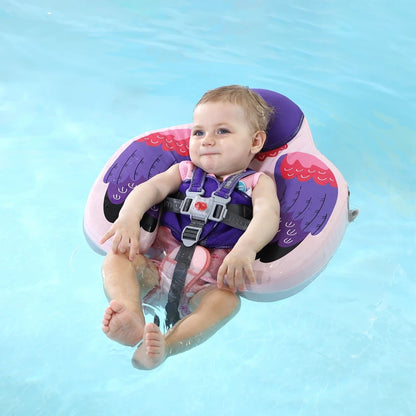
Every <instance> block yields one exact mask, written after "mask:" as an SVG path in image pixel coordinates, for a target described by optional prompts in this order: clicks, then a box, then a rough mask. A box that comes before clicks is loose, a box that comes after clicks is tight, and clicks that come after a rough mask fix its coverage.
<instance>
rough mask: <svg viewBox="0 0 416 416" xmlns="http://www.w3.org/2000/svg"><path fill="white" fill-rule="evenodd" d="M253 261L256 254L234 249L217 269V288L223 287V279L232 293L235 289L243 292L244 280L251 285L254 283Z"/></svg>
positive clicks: (247, 249) (250, 251)
mask: <svg viewBox="0 0 416 416" xmlns="http://www.w3.org/2000/svg"><path fill="white" fill-rule="evenodd" d="M255 259H256V252H255V251H254V250H252V249H250V248H237V247H234V248H233V249H232V250H231V251H230V252H229V253H228V254H227V256H226V257H225V258H224V261H223V262H222V264H221V266H220V268H219V269H218V274H217V285H218V287H219V288H222V287H223V285H224V281H225V279H226V281H227V283H228V286H229V287H230V289H231V290H232V291H233V292H235V291H236V290H237V289H238V290H244V279H245V278H248V280H249V281H250V282H251V283H255V281H256V279H255V277H254V272H253V266H252V265H253V262H254V260H255Z"/></svg>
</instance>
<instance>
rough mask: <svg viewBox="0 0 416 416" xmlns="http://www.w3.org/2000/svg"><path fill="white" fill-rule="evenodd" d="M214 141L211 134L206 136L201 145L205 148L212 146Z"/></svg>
mask: <svg viewBox="0 0 416 416" xmlns="http://www.w3.org/2000/svg"><path fill="white" fill-rule="evenodd" d="M214 142H215V140H214V137H213V135H212V134H206V135H205V137H204V140H203V141H202V143H203V144H204V145H206V146H210V145H212V144H214Z"/></svg>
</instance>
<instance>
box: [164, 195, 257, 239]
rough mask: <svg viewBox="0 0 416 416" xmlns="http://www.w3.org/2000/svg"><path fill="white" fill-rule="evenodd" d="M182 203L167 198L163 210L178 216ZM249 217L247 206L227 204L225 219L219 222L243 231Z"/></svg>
mask: <svg viewBox="0 0 416 416" xmlns="http://www.w3.org/2000/svg"><path fill="white" fill-rule="evenodd" d="M182 203H183V199H180V198H173V197H168V198H166V199H165V201H164V202H163V208H164V209H166V210H167V211H171V212H174V213H176V214H180V213H181V206H182ZM251 215H252V210H251V208H250V207H248V206H247V205H240V204H229V205H228V206H227V212H226V214H225V217H224V218H223V219H222V221H221V222H223V223H224V224H226V225H229V226H230V227H233V228H237V229H238V230H242V231H245V230H246V229H247V227H248V225H249V224H250V219H251Z"/></svg>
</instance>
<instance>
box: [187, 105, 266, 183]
mask: <svg viewBox="0 0 416 416" xmlns="http://www.w3.org/2000/svg"><path fill="white" fill-rule="evenodd" d="M256 134H257V132H254V131H253V129H252V127H251V125H250V123H249V121H248V119H247V117H246V115H245V112H244V109H243V108H242V107H241V106H240V105H236V104H231V103H228V102H207V103H203V104H199V105H198V106H197V107H196V108H195V111H194V122H193V128H192V133H191V138H190V142H189V153H190V157H191V160H192V162H193V163H194V164H195V165H196V166H199V167H200V168H202V169H204V170H205V171H206V172H208V173H212V174H214V175H215V176H216V177H217V178H219V179H221V180H222V179H223V178H224V177H225V176H228V175H232V174H234V173H237V172H241V171H243V170H245V169H247V167H248V165H249V164H250V162H251V160H252V158H253V156H254V155H255V154H256V153H257V152H258V151H259V150H260V148H261V147H260V148H258V143H257V140H256V138H255V136H256ZM262 144H263V143H261V145H262Z"/></svg>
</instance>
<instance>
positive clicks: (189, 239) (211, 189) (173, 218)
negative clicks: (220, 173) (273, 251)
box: [161, 166, 254, 328]
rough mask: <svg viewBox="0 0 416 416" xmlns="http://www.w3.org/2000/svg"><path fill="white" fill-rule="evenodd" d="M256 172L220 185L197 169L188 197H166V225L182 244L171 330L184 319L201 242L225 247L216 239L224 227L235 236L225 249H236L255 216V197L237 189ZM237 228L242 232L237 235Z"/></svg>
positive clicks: (170, 296) (172, 288) (170, 309)
mask: <svg viewBox="0 0 416 416" xmlns="http://www.w3.org/2000/svg"><path fill="white" fill-rule="evenodd" d="M253 173H254V171H253V170H251V169H247V170H245V171H244V172H240V173H236V174H234V175H230V176H228V177H227V178H226V179H225V180H224V181H223V182H221V183H220V182H219V181H218V180H217V179H215V178H213V177H211V176H207V174H206V172H205V171H203V170H202V169H200V168H198V167H196V166H195V167H194V169H193V174H192V178H191V180H190V182H189V181H185V182H184V184H183V185H184V187H181V189H180V190H184V188H186V186H187V185H188V184H189V187H188V188H187V189H186V191H185V197H184V198H175V197H168V198H166V200H165V202H164V208H165V213H164V214H163V216H162V220H161V221H162V224H163V225H166V226H168V227H169V228H170V229H171V231H172V234H173V235H174V236H175V238H177V239H178V240H180V241H181V246H180V248H179V251H178V254H177V255H176V257H175V261H176V262H177V264H176V267H175V269H174V272H173V277H172V283H171V286H170V289H169V294H168V302H167V304H166V307H165V309H166V326H167V328H170V327H171V326H173V325H174V324H175V323H176V322H177V321H179V319H180V316H179V311H178V307H179V301H180V297H181V294H182V291H183V289H184V286H185V279H186V275H187V271H188V268H189V266H190V264H191V261H192V256H193V254H194V251H195V247H196V245H197V243H198V244H200V245H204V246H206V247H218V246H221V244H217V243H216V241H215V237H214V238H213V237H212V235H215V234H216V233H221V234H223V233H222V232H221V229H217V228H218V226H219V225H220V224H221V228H223V230H225V229H228V230H229V231H230V232H231V233H232V237H231V240H232V241H230V238H228V239H227V241H226V242H224V244H223V245H222V246H223V247H232V246H233V245H234V244H235V243H236V241H237V240H238V238H239V237H240V236H241V234H242V233H243V232H244V230H245V229H246V228H247V227H248V224H249V223H250V219H251V216H252V208H251V198H249V197H248V196H247V195H246V194H244V193H243V192H241V191H238V190H237V189H236V187H237V185H238V183H239V181H240V180H241V179H242V178H244V177H246V176H249V175H251V174H253ZM238 194H239V195H238ZM182 195H183V193H182ZM236 200H237V201H236ZM236 229H237V230H240V231H239V232H237V233H236V232H235V231H236Z"/></svg>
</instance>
